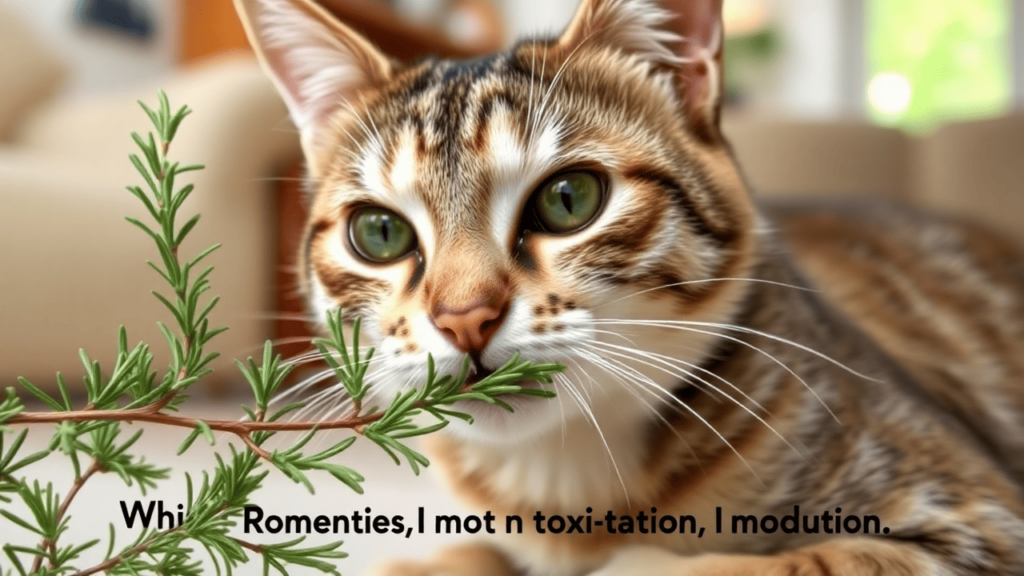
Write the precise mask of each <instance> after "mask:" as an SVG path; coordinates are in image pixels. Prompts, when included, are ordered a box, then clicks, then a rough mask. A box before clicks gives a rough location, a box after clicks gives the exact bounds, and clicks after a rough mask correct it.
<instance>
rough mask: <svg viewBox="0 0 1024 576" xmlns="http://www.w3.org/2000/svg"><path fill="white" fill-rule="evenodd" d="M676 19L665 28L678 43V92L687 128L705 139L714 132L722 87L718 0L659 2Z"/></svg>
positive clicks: (720, 11)
mask: <svg viewBox="0 0 1024 576" xmlns="http://www.w3.org/2000/svg"><path fill="white" fill-rule="evenodd" d="M662 6H664V7H665V8H666V9H667V10H669V11H670V12H672V13H674V14H675V15H676V17H675V18H674V19H672V20H671V21H669V22H668V23H667V24H666V26H667V27H668V28H669V29H670V30H671V31H672V32H674V33H675V34H678V35H679V36H680V37H681V38H682V41H681V42H679V43H678V44H677V45H676V46H674V47H673V48H674V50H673V51H674V52H675V53H676V55H677V56H678V57H679V61H680V71H679V76H680V83H679V84H680V91H681V96H682V97H683V101H684V108H685V110H684V111H685V113H686V115H687V118H688V119H689V121H690V124H691V127H692V128H693V129H694V130H696V131H698V133H702V134H704V135H706V136H711V134H712V133H713V132H714V131H717V126H718V114H719V108H720V106H721V99H722V91H723V89H724V86H723V74H722V45H723V35H724V31H723V29H722V0H662Z"/></svg>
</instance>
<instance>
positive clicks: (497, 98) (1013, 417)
mask: <svg viewBox="0 0 1024 576" xmlns="http://www.w3.org/2000/svg"><path fill="white" fill-rule="evenodd" d="M236 4H237V5H238V6H239V10H240V12H241V13H242V15H243V20H244V21H245V22H246V24H247V30H248V33H249V35H250V39H251V40H252V42H253V44H254V46H255V47H256V48H257V52H258V54H259V55H260V57H261V60H262V61H263V62H264V64H265V66H266V68H267V70H268V72H269V73H270V75H271V76H272V77H273V78H274V79H275V82H277V84H278V86H279V87H280V88H281V91H282V94H283V95H284V96H285V98H286V100H287V101H288V103H289V106H290V107H291V111H292V115H293V117H294V118H296V123H297V125H298V126H299V128H300V131H301V133H302V136H303V145H304V146H305V150H306V154H307V158H308V159H309V160H310V171H311V188H312V203H311V207H312V217H311V219H310V224H309V227H308V229H307V239H306V240H307V241H306V247H305V249H304V251H303V254H302V259H303V262H304V265H303V269H304V271H305V274H306V278H305V282H306V289H307V292H308V293H309V294H310V298H311V304H312V306H313V309H314V310H315V311H316V312H317V313H318V314H323V312H324V311H325V310H326V309H328V308H330V307H334V306H339V305H340V306H344V307H345V309H346V311H347V313H349V314H351V315H359V316H362V317H363V320H364V326H365V327H366V330H367V332H368V334H369V335H370V337H371V338H372V339H373V340H374V343H375V344H379V345H380V346H381V349H382V350H384V351H385V352H386V353H387V354H389V355H390V356H388V358H393V361H394V362H395V364H396V366H399V368H396V369H394V370H393V371H392V372H389V373H388V374H389V375H392V376H394V377H395V379H397V380H399V381H398V382H397V383H396V384H395V385H401V383H402V382H404V381H405V380H406V377H409V379H410V380H412V379H413V378H414V377H415V376H416V373H415V371H414V370H413V368H411V367H418V366H422V361H423V359H424V358H425V355H426V354H427V353H428V352H430V353H432V354H433V355H434V356H435V358H437V359H438V365H439V366H441V367H442V369H446V370H453V369H454V367H455V366H457V364H458V359H459V358H460V356H461V355H460V353H457V352H458V351H455V350H453V348H452V347H451V346H450V345H448V344H447V343H446V342H445V340H444V339H443V338H441V337H440V336H439V335H438V332H437V330H436V327H432V325H431V324H430V322H431V321H432V320H431V319H432V318H433V319H436V317H437V315H438V314H439V312H438V310H440V309H452V308H459V307H464V306H467V305H471V304H472V303H473V302H475V301H476V299H478V297H479V295H480V294H488V295H494V298H496V299H502V298H506V299H507V300H508V302H509V304H508V306H509V308H508V312H507V315H506V316H504V317H503V318H504V325H503V326H502V328H501V329H500V330H499V332H498V333H497V334H496V336H495V340H494V341H492V344H491V345H490V346H489V348H487V349H484V350H483V351H481V353H480V354H481V355H480V357H479V359H480V361H481V365H482V366H483V367H485V368H491V369H493V368H494V367H496V366H497V365H500V364H501V363H503V361H504V360H505V359H507V357H508V355H509V354H510V353H511V350H512V349H519V348H520V344H521V345H522V348H523V353H524V355H526V356H528V357H538V359H545V360H547V359H552V360H562V361H566V362H568V363H569V364H570V367H572V368H574V369H573V370H572V371H571V372H570V373H567V376H566V377H565V378H563V379H559V380H557V381H556V384H555V389H556V390H557V391H558V392H559V395H560V400H559V401H551V402H550V403H549V404H538V402H539V401H529V400H526V401H524V402H523V404H522V405H521V406H520V405H517V407H518V408H520V410H519V411H518V412H517V413H516V414H515V415H513V416H511V417H504V416H501V415H500V414H495V413H494V412H493V411H491V410H489V409H488V408H487V407H484V406H478V405H467V406H466V409H467V410H470V411H471V412H474V413H475V415H477V417H478V420H480V421H481V422H479V423H478V424H479V429H480V430H483V432H478V427H477V426H474V427H473V428H472V429H470V430H462V431H461V432H458V433H453V434H445V435H440V436H438V437H436V438H434V439H433V440H432V441H431V444H432V446H431V448H432V453H433V455H434V462H435V464H436V465H439V467H440V468H441V469H442V470H443V473H444V476H445V478H446V479H447V482H448V483H449V485H450V487H451V488H452V489H453V490H454V492H455V493H456V494H458V495H459V496H460V497H462V498H465V499H466V500H468V501H469V502H470V503H471V504H473V505H474V506H476V507H477V508H479V509H481V510H491V511H493V512H494V513H495V514H499V515H500V514H519V515H521V516H522V517H523V518H524V519H529V518H531V517H532V516H533V514H534V512H536V511H537V510H541V511H543V512H544V513H545V514H559V513H561V514H582V513H584V509H585V508H586V507H587V506H590V507H592V508H593V510H594V511H595V514H596V515H597V516H601V515H603V513H604V511H606V510H615V511H618V512H620V513H627V512H632V513H635V512H637V511H639V510H644V511H647V510H649V509H650V508H651V507H656V508H657V510H658V514H659V515H668V514H675V515H681V514H691V515H695V516H697V517H698V518H699V519H700V521H701V522H702V523H703V525H704V526H711V525H713V523H714V520H713V518H714V511H715V507H716V506H721V507H723V511H724V514H725V518H727V519H728V518H729V517H730V516H731V515H732V514H754V515H762V514H769V513H771V514H776V515H780V516H781V515H782V514H786V513H789V512H791V511H792V509H793V506H794V505H799V506H800V507H801V509H802V510H804V511H810V513H813V514H817V513H819V512H821V511H824V510H829V511H833V510H834V509H835V508H842V510H843V514H844V515H851V514H862V515H863V514H874V515H877V516H879V517H880V518H882V520H883V523H884V525H885V526H887V527H888V528H889V530H890V531H889V532H888V533H887V534H878V535H842V536H838V535H831V536H829V535H801V534H793V535H785V534H778V533H777V534H774V535H766V534H759V535H742V534H740V535H733V534H721V535H718V534H707V535H705V536H704V537H703V538H700V539H698V538H696V537H693V536H685V535H682V536H681V535H656V536H651V535H648V536H639V535H635V536H623V535H614V536H613V535H610V534H606V533H604V532H598V533H594V534H590V535H579V534H572V535H568V534H565V535H552V534H546V535H543V536H541V535H536V534H532V535H530V534H526V535H523V536H518V537H514V536H512V537H506V538H505V540H504V541H499V542H497V543H496V544H495V547H494V548H490V547H487V546H480V547H470V548H461V549H457V550H455V551H453V552H448V553H442V554H441V555H440V556H438V558H437V559H435V560H434V561H431V562H428V563H423V564H407V563H397V564H390V565H388V566H385V567H383V568H382V569H381V571H380V573H382V574H392V575H394V574H503V573H504V574H515V573H519V572H522V571H525V572H528V573H531V574H551V575H563V574H564V575H575V574H601V575H612V574H616V575H617V574H653V575H662V574H664V575H677V574H678V575H683V574H702V575H715V576H740V575H757V576H769V575H779V576H784V575H821V576H855V575H869V574H884V575H953V574H957V575H959V574H964V575H966V574H991V575H1015V574H1024V500H1022V493H1021V488H1022V486H1021V482H1022V480H1024V460H1022V459H1021V458H1020V457H1019V456H1020V455H1021V454H1022V451H1024V418H1022V416H1024V386H1022V384H1024V322H1022V321H1024V257H1022V256H1021V254H1020V253H1019V252H1017V251H1016V249H1015V248H1014V247H1012V246H1010V245H1008V244H1007V243H1006V242H1005V241H1004V240H1002V239H1001V238H998V237H996V236H994V235H993V234H991V233H989V232H986V231H985V230H984V229H982V228H980V227H977V226H974V225H970V224H965V223H961V222H956V221H953V220H949V219H943V218H939V217H936V216H932V215H925V214H921V213H918V212H915V211H913V210H911V209H908V208H904V207H899V206H895V205H877V204H872V205H868V204H863V205H861V204H850V205H846V206H834V205H833V206H826V205H820V206H818V205H776V206H768V205H763V206H762V205H757V204H756V203H755V202H754V200H753V198H752V196H751V193H750V191H749V190H748V187H747V185H746V184H745V182H744V179H743V177H742V175H741V172H740V170H739V168H738V166H737V164H736V162H735V160H734V158H733V155H732V153H731V150H730V148H729V146H728V143H727V142H726V141H725V140H724V139H723V138H722V136H721V134H720V133H719V131H718V106H719V92H720V78H721V69H720V62H721V58H720V56H721V53H720V50H719V42H718V33H719V32H720V29H718V28H717V23H718V22H719V14H720V2H716V1H714V0H693V1H690V2H687V1H685V0H677V1H676V2H675V3H674V4H675V5H673V6H669V7H670V8H672V11H673V12H676V13H678V14H680V18H679V19H677V20H669V19H668V17H667V16H668V15H667V14H665V13H661V12H659V11H658V10H657V9H656V7H655V6H654V5H652V4H651V3H650V2H648V1H645V0H583V5H582V6H581V8H580V10H579V12H578V14H577V17H576V18H575V19H574V21H573V23H572V24H571V25H570V27H569V29H568V30H567V31H566V33H565V34H563V35H562V36H561V37H560V38H558V39H556V40H551V41H542V40H529V41H525V42H522V43H520V44H518V45H517V46H516V47H514V48H512V49H511V50H509V51H508V52H505V53H502V54H499V55H496V56H493V57H488V58H484V59H480V60H476V61H472V62H451V61H443V60H426V61H423V62H419V63H415V64H408V65H405V64H399V63H396V62H393V61H390V60H388V59H387V58H386V57H384V56H382V55H380V54H379V53H378V52H376V51H375V50H374V49H373V48H372V47H369V46H368V44H367V43H366V42H365V41H364V40H362V39H361V38H359V37H358V35H356V34H355V33H354V32H352V31H351V30H349V29H348V28H346V27H344V26H343V25H341V24H339V23H337V22H334V21H333V20H332V19H330V17H329V16H327V15H326V14H325V13H323V12H322V11H320V10H319V9H317V8H316V7H315V6H313V5H312V4H310V3H308V2H307V1H306V0H236ZM662 4H663V5H665V6H668V5H669V4H672V3H671V2H663V3H662ZM666 22H667V23H666ZM663 30H670V31H672V32H675V33H677V34H678V35H680V36H682V37H683V38H685V39H686V40H684V41H683V42H682V43H680V42H679V41H678V38H673V37H671V36H669V35H666V34H665V33H664V32H663ZM312 45H315V47H316V48H317V49H318V50H320V51H319V52H316V53H315V54H314V56H315V58H318V59H319V60H317V62H318V63H323V64H324V66H325V67H324V68H323V69H324V70H326V69H328V68H327V67H326V64H329V63H332V62H333V61H331V60H330V58H331V54H334V58H335V59H336V62H333V63H335V64H337V62H342V63H345V64H347V65H348V66H349V67H348V68H347V69H346V70H347V72H346V73H345V74H341V75H339V76H337V77H335V76H330V75H328V74H326V73H325V74H323V75H321V76H316V74H317V73H318V72H317V70H314V68H312V67H310V66H307V67H306V68H304V69H302V67H300V66H298V65H297V64H296V62H299V63H301V61H300V60H297V59H301V58H303V57H306V58H308V57H309V54H311V52H308V51H307V52H302V51H301V49H303V48H308V47H309V46H312ZM321 61H322V62H321ZM300 69H301V70H300ZM353 70H355V71H356V73H353ZM299 71H301V73H300V72H299ZM332 90H333V92H332ZM311 94H312V95H313V96H310V95H311ZM332 94H333V96H332ZM510 150H511V151H512V152H509V151H510ZM517 154H518V155H519V156H516V155H517ZM581 167H582V168H586V169H591V170H595V171H598V172H600V173H602V174H604V175H605V176H606V177H607V178H608V179H609V181H610V182H611V191H610V192H609V196H608V199H607V206H606V208H605V209H604V212H603V213H602V214H601V215H599V216H598V217H597V219H596V220H595V221H594V223H592V224H591V225H590V226H589V227H587V228H585V229H583V230H581V231H579V232H577V233H575V234H572V235H569V236H564V237H549V236H547V235H544V234H540V233H532V234H522V235H521V234H519V233H518V231H517V228H516V223H517V222H518V217H519V216H518V215H519V213H520V212H521V211H522V209H523V205H524V203H525V202H526V199H527V198H528V197H529V195H530V192H531V191H532V190H534V189H535V188H536V186H538V185H539V184H540V183H541V182H543V181H544V180H545V179H546V178H547V177H548V176H550V175H551V174H554V173H556V172H557V171H560V170H564V169H566V168H574V169H575V168H581ZM366 203H373V204H380V205H384V206H387V207H388V208H390V209H393V210H395V211H396V212H398V213H400V214H403V215H404V216H405V217H406V218H408V219H409V220H410V222H411V223H412V224H413V226H414V227H416V228H417V234H418V236H419V241H420V247H419V249H418V251H417V252H416V253H415V254H413V255H412V256H410V257H407V258H404V259H402V260H399V261H397V262H395V263H393V264H389V265H368V264H365V263H361V262H359V261H357V260H356V259H355V257H354V256H353V255H352V254H351V253H350V250H349V248H348V246H347V244H346V240H345V233H344V230H345V226H346V219H347V217H348V215H349V214H351V212H352V210H353V208H354V207H355V206H358V205H362V204H366ZM503 313H504V312H503ZM616 322H618V323H616ZM513 324H515V325H513ZM595 327H597V328H595ZM616 331H618V332H621V334H622V335H621V336H620V339H616V337H615V335H614V334H612V333H613V332H616ZM626 337H629V338H633V339H634V340H636V341H639V342H641V345H639V346H636V350H639V351H640V352H644V351H646V352H654V353H657V354H661V355H662V356H660V357H658V358H660V359H661V360H662V361H664V363H663V366H662V369H661V370H660V372H659V370H658V369H656V368H657V366H655V363H656V357H654V356H649V355H648V356H641V355H640V352H637V351H636V350H634V351H633V352H630V351H629V350H627V349H625V348H624V347H621V346H620V347H619V348H614V347H612V345H624V344H625V343H626ZM502 338H504V340H502ZM514 339H518V340H514ZM513 340H514V342H513ZM581 340H582V341H584V344H579V341H581ZM503 342H504V343H503ZM508 342H513V344H514V345H513V344H508ZM532 342H541V343H542V344H536V345H533V344H531V343H532ZM795 343H796V344H795ZM797 344H799V345H797ZM587 345H593V347H592V348H587ZM502 346H504V348H502ZM530 346H533V348H531V347H530ZM553 347H554V348H557V349H558V350H559V351H561V352H560V354H563V355H562V356H559V355H557V354H556V355H554V356H551V357H549V358H539V356H543V355H544V354H545V353H546V352H545V351H549V350H550V349H552V348H553ZM588 350H590V351H594V350H597V351H598V354H597V355H599V356H603V357H604V358H611V357H613V356H615V355H616V352H615V351H616V350H617V351H619V355H618V356H617V357H621V358H622V360H621V361H619V363H618V364H608V363H607V362H614V361H612V360H606V363H605V364H601V361H600V360H601V359H600V358H596V359H595V358H594V355H595V354H594V353H590V355H588ZM531 351H532V353H531ZM573 351H576V353H578V354H579V356H578V357H573V356H572V353H573ZM666 358H667V359H668V360H665V359H666ZM673 359H675V360H673ZM664 366H668V367H669V368H671V370H670V371H668V372H667V374H666V370H665V369H664ZM406 367H409V368H406ZM381 370H383V371H386V370H388V369H386V368H382V369H381ZM381 374H384V372H381ZM574 386H575V387H574ZM580 390H583V394H581V393H580ZM563 396H564V397H565V398H564V399H562V397H563ZM573 400H575V402H576V403H577V404H578V405H579V406H580V410H579V412H578V413H571V414H570V416H568V417H565V416H563V419H561V421H559V419H558V417H557V410H559V407H561V409H563V410H564V409H566V407H571V404H570V402H572V401H573ZM558 402H561V404H559V403H558ZM652 402H653V404H652ZM550 406H554V408H550ZM551 410H554V411H555V414H556V416H555V418H554V420H553V421H554V422H555V424H554V425H549V424H548V422H549V421H551V418H550V416H551ZM570 412H571V411H570ZM559 424H560V425H559ZM595 427H598V428H599V429H600V430H602V431H603V433H600V434H599V432H598V430H597V429H595ZM605 456H607V458H606V457H605ZM530 524H531V522H529V520H527V525H530ZM488 546H489V545H488Z"/></svg>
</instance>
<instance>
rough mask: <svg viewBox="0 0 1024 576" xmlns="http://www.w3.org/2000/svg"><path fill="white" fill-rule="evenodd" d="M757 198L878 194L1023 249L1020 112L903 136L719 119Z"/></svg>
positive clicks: (854, 127)
mask: <svg viewBox="0 0 1024 576" xmlns="http://www.w3.org/2000/svg"><path fill="white" fill-rule="evenodd" d="M724 130H725V132H726V134H727V135H728V136H729V137H730V139H731V141H732V143H733V147H734V149H735V151H736V154H737V156H738V157H739V159H740V162H741V164H742V165H743V168H744V170H745V171H746V173H747V175H748V177H749V179H750V181H751V183H752V184H753V186H754V188H755V189H756V191H757V192H758V193H759V194H763V195H765V196H798V197H811V196H858V197H871V196H878V197H884V198H895V199H899V200H902V201H905V202H909V203H912V204H917V205H920V206H925V207H930V208H934V209H938V210H943V211H946V212H950V213H955V214H960V215H962V216H965V217H968V218H972V219H975V220H978V221H981V222H986V223H988V224H990V225H991V226H993V227H994V228H996V229H998V230H1000V231H1002V232H1003V233H1005V234H1006V235H1009V236H1012V237H1014V238H1016V239H1017V240H1018V241H1019V242H1020V243H1022V244H1024V226H1021V222H1022V221H1024V114H1019V113H1018V114H1011V115H1009V116H1005V117H1002V118H995V119H991V120H981V121H974V122H960V123H952V124H946V125H944V126H942V127H941V128H939V129H938V130H937V131H935V132H934V133H932V134H928V135H924V136H909V135H907V134H905V133H903V132H900V131H897V130H891V129H887V128H881V127H877V126H872V125H869V124H865V123H863V122H801V121H792V120H766V119H752V118H746V117H742V116H737V117H731V118H730V117H727V118H726V121H725V125H724Z"/></svg>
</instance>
